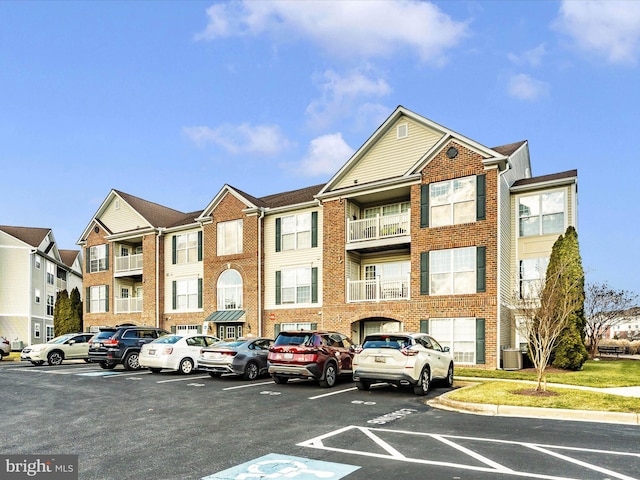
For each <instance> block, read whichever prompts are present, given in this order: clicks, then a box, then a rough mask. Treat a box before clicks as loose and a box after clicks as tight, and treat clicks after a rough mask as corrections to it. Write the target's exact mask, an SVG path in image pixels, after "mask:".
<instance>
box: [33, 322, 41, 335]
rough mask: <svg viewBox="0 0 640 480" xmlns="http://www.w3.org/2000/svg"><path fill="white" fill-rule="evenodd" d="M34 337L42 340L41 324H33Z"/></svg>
mask: <svg viewBox="0 0 640 480" xmlns="http://www.w3.org/2000/svg"><path fill="white" fill-rule="evenodd" d="M33 336H34V337H35V338H40V324H39V323H34V324H33Z"/></svg>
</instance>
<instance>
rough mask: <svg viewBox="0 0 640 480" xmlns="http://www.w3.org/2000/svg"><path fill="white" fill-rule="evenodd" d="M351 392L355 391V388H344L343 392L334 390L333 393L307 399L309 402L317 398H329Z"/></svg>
mask: <svg viewBox="0 0 640 480" xmlns="http://www.w3.org/2000/svg"><path fill="white" fill-rule="evenodd" d="M353 390H357V388H356V387H352V388H345V389H344V390H335V391H333V392H329V393H323V394H321V395H316V396H314V397H309V400H317V399H318V398H324V397H330V396H331V395H339V394H341V393H345V392H352V391H353Z"/></svg>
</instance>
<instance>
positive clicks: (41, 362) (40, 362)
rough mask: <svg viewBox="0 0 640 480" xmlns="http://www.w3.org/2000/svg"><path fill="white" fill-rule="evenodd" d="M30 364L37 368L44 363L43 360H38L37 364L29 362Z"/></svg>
mask: <svg viewBox="0 0 640 480" xmlns="http://www.w3.org/2000/svg"><path fill="white" fill-rule="evenodd" d="M31 363H33V364H34V365H35V366H36V367H39V366H40V365H42V364H43V363H44V360H38V361H37V362H31Z"/></svg>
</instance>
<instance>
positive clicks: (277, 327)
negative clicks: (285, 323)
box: [273, 323, 280, 338]
mask: <svg viewBox="0 0 640 480" xmlns="http://www.w3.org/2000/svg"><path fill="white" fill-rule="evenodd" d="M279 333H280V324H279V323H276V324H275V325H274V326H273V338H276V337H277V336H278V334H279Z"/></svg>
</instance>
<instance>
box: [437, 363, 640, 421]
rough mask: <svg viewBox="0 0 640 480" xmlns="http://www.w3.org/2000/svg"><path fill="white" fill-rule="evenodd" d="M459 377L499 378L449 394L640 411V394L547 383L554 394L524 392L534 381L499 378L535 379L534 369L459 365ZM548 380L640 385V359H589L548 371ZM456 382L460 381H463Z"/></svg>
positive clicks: (478, 400)
mask: <svg viewBox="0 0 640 480" xmlns="http://www.w3.org/2000/svg"><path fill="white" fill-rule="evenodd" d="M456 377H458V378H459V377H478V378H495V379H496V381H484V380H483V381H481V384H479V385H476V386H473V387H470V388H464V389H458V390H455V391H453V392H451V393H450V394H449V398H451V399H452V400H459V401H465V402H471V403H490V404H496V405H517V406H534V407H546V408H567V409H572V410H600V411H608V412H632V413H640V398H633V397H622V396H619V395H610V394H604V393H598V392H590V391H584V390H577V389H570V388H561V387H556V386H547V391H549V392H552V393H553V394H554V395H552V396H545V397H541V396H531V395H522V394H518V393H516V392H519V391H522V390H526V389H532V388H535V385H531V384H529V383H520V382H504V381H502V382H501V381H498V379H506V380H530V381H535V380H536V375H535V373H531V372H529V371H519V370H516V371H505V370H481V369H474V368H462V367H460V368H457V369H456ZM547 383H559V384H566V385H581V386H586V387H598V388H608V387H629V386H640V361H635V360H603V361H597V360H591V361H588V362H586V363H585V364H584V366H583V369H582V370H581V371H579V372H569V371H567V372H562V373H555V372H553V373H549V374H548V375H547ZM457 384H458V385H459V384H460V382H457Z"/></svg>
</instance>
